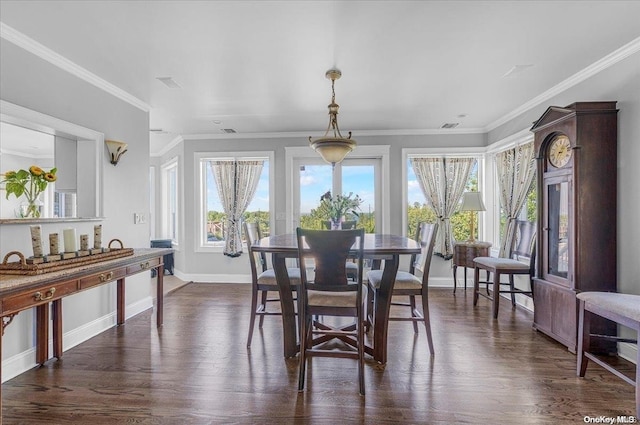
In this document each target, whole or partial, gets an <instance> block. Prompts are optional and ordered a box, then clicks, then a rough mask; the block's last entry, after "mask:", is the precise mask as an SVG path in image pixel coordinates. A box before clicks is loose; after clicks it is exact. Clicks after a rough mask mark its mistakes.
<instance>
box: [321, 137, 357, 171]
mask: <svg viewBox="0 0 640 425" xmlns="http://www.w3.org/2000/svg"><path fill="white" fill-rule="evenodd" d="M355 146H356V142H355V140H351V139H342V138H333V137H324V138H321V139H316V140H314V141H312V142H311V147H312V148H313V149H315V151H316V152H318V153H319V154H320V156H321V157H322V159H324V160H325V161H326V162H328V163H330V164H332V165H335V164H336V163H338V162H341V161H342V160H343V159H344V157H345V156H347V154H348V153H349V152H351V151H352V150H353V149H354V148H355Z"/></svg>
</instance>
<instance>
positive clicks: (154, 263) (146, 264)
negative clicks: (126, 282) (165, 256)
mask: <svg viewBox="0 0 640 425" xmlns="http://www.w3.org/2000/svg"><path fill="white" fill-rule="evenodd" d="M160 264H162V262H161V261H160V258H152V259H150V260H145V261H141V262H140V263H139V264H134V265H133V266H129V267H127V274H134V273H139V272H143V271H145V270H151V269H153V268H156V267H158V266H159V265H160Z"/></svg>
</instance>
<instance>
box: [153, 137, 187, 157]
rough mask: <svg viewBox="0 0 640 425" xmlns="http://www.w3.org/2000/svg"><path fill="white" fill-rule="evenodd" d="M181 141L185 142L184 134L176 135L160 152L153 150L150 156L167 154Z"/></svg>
mask: <svg viewBox="0 0 640 425" xmlns="http://www.w3.org/2000/svg"><path fill="white" fill-rule="evenodd" d="M181 142H184V138H183V137H182V136H176V137H175V138H174V139H173V140H171V141H170V142H169V143H167V145H166V146H164V147H163V148H162V149H160V151H159V152H151V153H150V156H152V157H161V156H164V155H166V154H167V153H168V152H169V151H170V150H171V149H173V148H175V147H176V146H178V145H179V144H180V143H181Z"/></svg>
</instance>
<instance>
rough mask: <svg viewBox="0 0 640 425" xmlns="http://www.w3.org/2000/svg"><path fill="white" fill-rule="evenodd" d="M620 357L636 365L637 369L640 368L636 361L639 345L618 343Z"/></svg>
mask: <svg viewBox="0 0 640 425" xmlns="http://www.w3.org/2000/svg"><path fill="white" fill-rule="evenodd" d="M618 355H619V356H620V357H622V358H623V359H625V360H629V361H630V362H631V363H633V364H635V365H636V367H640V365H638V363H637V360H636V359H637V358H638V345H637V344H632V343H630V342H620V343H618Z"/></svg>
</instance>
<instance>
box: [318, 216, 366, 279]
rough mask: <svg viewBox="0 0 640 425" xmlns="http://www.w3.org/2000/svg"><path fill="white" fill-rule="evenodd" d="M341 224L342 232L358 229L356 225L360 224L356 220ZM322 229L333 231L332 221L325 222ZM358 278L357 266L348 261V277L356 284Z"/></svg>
mask: <svg viewBox="0 0 640 425" xmlns="http://www.w3.org/2000/svg"><path fill="white" fill-rule="evenodd" d="M341 224H342V230H351V229H355V228H356V225H357V224H358V222H357V221H355V220H348V221H343V222H342V223H341ZM322 228H323V229H325V230H331V220H323V221H322ZM357 276H358V266H357V264H356V263H355V262H354V261H352V260H350V261H347V277H348V278H349V279H351V280H353V281H354V282H355V280H356V277H357Z"/></svg>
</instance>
